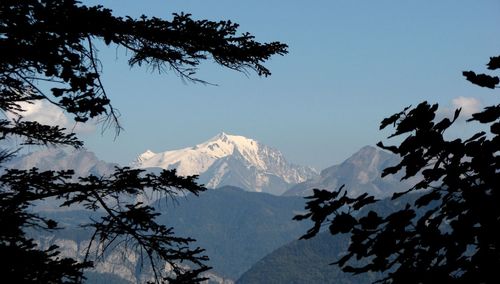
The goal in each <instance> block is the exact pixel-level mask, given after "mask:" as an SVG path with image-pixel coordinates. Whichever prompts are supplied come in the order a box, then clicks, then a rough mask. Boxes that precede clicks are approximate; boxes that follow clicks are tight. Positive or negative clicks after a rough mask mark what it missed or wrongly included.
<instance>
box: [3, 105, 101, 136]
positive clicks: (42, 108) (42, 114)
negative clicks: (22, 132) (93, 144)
mask: <svg viewBox="0 0 500 284" xmlns="http://www.w3.org/2000/svg"><path fill="white" fill-rule="evenodd" d="M18 104H19V106H20V107H21V109H23V110H24V111H23V112H20V113H19V114H14V113H11V112H7V113H6V115H7V117H8V118H9V119H17V118H19V115H21V116H22V120H28V121H37V122H39V123H41V124H46V125H51V126H56V125H59V126H60V127H64V128H66V129H67V130H68V131H70V132H75V133H89V132H94V131H95V128H96V126H95V123H93V122H92V121H89V122H87V123H76V122H75V121H74V120H73V119H72V118H69V117H68V116H67V115H66V114H65V113H64V112H63V111H62V110H61V108H59V107H57V106H55V105H53V104H51V103H49V102H47V101H41V100H39V101H35V102H32V103H27V102H21V103H18Z"/></svg>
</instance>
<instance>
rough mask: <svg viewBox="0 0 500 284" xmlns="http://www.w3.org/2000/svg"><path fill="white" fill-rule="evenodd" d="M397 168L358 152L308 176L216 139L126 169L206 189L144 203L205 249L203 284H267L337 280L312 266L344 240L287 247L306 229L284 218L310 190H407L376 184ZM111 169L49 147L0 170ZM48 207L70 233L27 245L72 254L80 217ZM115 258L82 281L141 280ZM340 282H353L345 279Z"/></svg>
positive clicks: (395, 181)
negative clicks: (163, 173)
mask: <svg viewBox="0 0 500 284" xmlns="http://www.w3.org/2000/svg"><path fill="white" fill-rule="evenodd" d="M398 162H399V159H398V158H397V157H396V156H395V155H392V154H390V153H388V152H385V151H382V150H379V149H377V148H374V147H371V146H366V147H363V148H362V149H361V150H359V151H358V152H356V153H354V154H353V155H352V156H351V157H349V158H348V159H347V160H345V161H344V162H342V163H340V164H338V165H334V166H331V167H329V168H326V169H324V170H323V171H321V173H320V174H318V173H317V171H316V170H314V169H313V168H311V167H306V166H299V165H294V164H292V163H289V162H288V161H287V160H286V159H285V157H284V155H283V154H282V153H281V152H280V151H278V150H276V149H273V148H271V147H269V146H266V145H264V144H262V143H260V142H258V141H255V140H253V139H250V138H246V137H243V136H237V135H229V134H226V133H221V134H219V135H217V136H215V137H213V138H211V139H209V140H208V141H206V142H203V143H200V144H198V145H196V146H193V147H188V148H184V149H180V150H171V151H166V152H160V153H154V152H152V151H146V152H144V153H142V154H141V155H139V157H138V158H137V159H136V160H135V161H134V162H132V163H131V164H130V165H131V166H133V167H136V168H143V169H146V170H148V171H157V170H160V169H174V168H175V169H176V170H177V172H178V174H180V175H199V182H200V183H204V184H205V185H206V186H207V187H208V188H214V189H209V190H208V191H207V192H204V193H203V194H201V195H200V196H199V197H197V198H194V197H189V196H185V197H182V198H180V199H179V202H178V204H177V205H176V206H172V203H169V202H166V201H164V200H156V201H155V203H154V206H157V208H158V210H159V211H160V212H164V213H167V212H168V214H162V215H161V216H159V217H158V218H159V220H160V222H161V223H164V224H166V225H168V226H172V227H174V228H175V232H176V233H177V234H178V235H180V236H190V237H194V238H195V239H197V240H198V242H197V243H196V245H199V246H201V247H203V248H205V249H206V253H207V255H209V257H210V262H209V265H210V266H212V267H214V269H213V270H212V271H211V272H210V274H209V275H207V276H208V277H209V278H210V279H211V281H210V283H233V281H234V280H236V279H240V280H238V281H239V282H240V283H269V282H266V281H267V280H271V278H269V277H272V279H274V280H276V281H275V283H300V281H302V280H304V281H306V282H303V283H328V282H324V281H325V279H330V280H331V279H341V278H338V277H340V274H336V273H338V271H334V270H329V269H328V268H329V266H327V265H322V264H319V263H320V262H321V263H322V262H323V261H328V263H330V262H331V261H330V260H331V259H334V258H335V257H336V256H337V255H338V253H340V251H341V250H342V249H343V248H344V247H345V242H344V243H343V244H342V241H336V239H332V238H327V237H326V236H318V239H315V240H310V242H309V241H308V242H305V241H304V242H302V241H296V242H294V240H296V239H297V238H298V237H299V236H300V235H302V234H303V233H305V232H306V231H307V227H308V224H307V223H306V222H294V221H292V220H291V219H292V217H293V216H294V215H296V214H299V213H301V212H303V210H304V206H305V200H304V199H303V196H307V195H309V194H310V192H311V189H312V188H323V189H329V190H333V189H337V188H339V187H340V186H341V185H342V184H346V190H347V191H348V193H349V194H350V195H357V194H360V193H363V192H368V193H370V194H372V195H375V196H376V197H377V198H384V197H386V196H389V195H390V194H392V193H393V192H395V191H401V190H405V189H408V187H409V186H411V185H412V181H404V182H400V178H401V176H400V175H395V176H388V177H385V178H383V179H382V178H381V177H380V175H381V172H382V170H383V169H384V168H386V167H388V166H393V165H395V164H397V163H398ZM116 166H118V165H117V164H113V163H107V162H105V161H102V160H99V159H98V157H96V155H95V154H93V153H92V152H90V151H87V150H70V149H55V148H46V149H43V150H41V151H37V152H32V153H26V154H23V155H19V156H18V157H15V158H13V159H12V160H10V161H9V162H8V163H6V164H4V167H5V168H20V169H29V168H32V167H37V168H39V169H41V170H63V169H73V170H74V171H75V173H76V175H77V176H86V175H88V174H93V175H98V176H105V175H109V174H111V173H112V172H113V171H114V168H115V167H116ZM235 186H236V187H235ZM237 187H239V188H241V189H238V188H237ZM268 193H270V194H268ZM57 204H58V203H56V202H54V203H53V204H52V203H50V202H49V203H47V204H45V207H43V206H42V207H40V206H38V207H37V210H40V209H41V210H42V211H44V212H45V213H46V214H57V216H58V219H60V218H61V217H64V220H66V221H67V222H66V223H67V225H68V227H71V228H73V229H70V230H66V233H63V232H58V233H57V234H56V235H55V236H54V235H51V234H45V235H39V236H37V237H36V238H37V239H38V240H39V241H40V244H42V245H45V246H49V245H51V244H53V243H60V244H62V246H61V247H62V248H64V250H65V254H66V255H68V256H75V257H78V256H81V253H82V248H84V247H85V244H86V243H88V239H89V235H88V234H89V232H88V231H86V230H83V229H81V228H80V229H78V228H77V227H75V225H76V224H77V223H78V221H82V218H83V216H84V214H83V213H82V212H83V211H73V212H68V211H65V212H61V211H54V210H52V209H53V208H55V207H56V206H57ZM165 206H167V208H166V207H165ZM76 209H83V208H76ZM86 218H88V216H87V217H86ZM287 243H288V244H287ZM283 245H285V246H284V247H282V246H283ZM273 250H274V253H272V252H273ZM332 253H333V255H332ZM118 254H119V252H116V253H112V254H110V255H109V256H106V258H105V261H104V263H101V264H100V265H99V266H98V267H97V268H96V270H94V271H89V272H88V274H87V275H88V276H89V281H90V282H89V283H104V282H106V283H121V282H120V281H125V280H124V279H128V280H130V281H132V282H135V281H138V280H140V279H146V278H147V277H148V276H147V273H146V274H138V271H139V270H137V263H136V262H134V261H131V260H130V259H129V260H126V261H122V260H119V259H118V258H117V257H118V256H117V255H118ZM273 267H274V269H273ZM299 267H302V269H299ZM292 272H293V273H292ZM332 273H333V274H332ZM336 275H337V276H336ZM144 277H146V278H144ZM325 277H326V278H325ZM342 277H344V276H342ZM342 279H344V278H342ZM353 279H354V280H353ZM274 280H273V281H274ZM364 280H366V279H364ZM364 280H363V281H364ZM103 281H104V282H103ZM294 281H295V282H294ZM297 281H299V282H297ZM342 281H343V283H357V282H358V281H357V280H356V279H355V278H350V277H347V278H345V281H344V280H342ZM342 281H341V282H342ZM360 281H361V280H360Z"/></svg>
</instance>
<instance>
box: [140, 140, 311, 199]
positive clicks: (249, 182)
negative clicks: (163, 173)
mask: <svg viewBox="0 0 500 284" xmlns="http://www.w3.org/2000/svg"><path fill="white" fill-rule="evenodd" d="M132 166H133V167H136V168H163V169H174V168H175V169H176V170H177V173H178V174H180V175H182V176H187V175H199V182H200V183H203V184H205V186H207V187H209V188H216V187H221V186H225V185H231V186H237V187H241V188H244V189H246V190H248V191H257V192H266V193H271V194H275V195H280V194H282V193H283V192H285V191H286V190H287V189H288V188H290V187H291V186H292V185H294V184H297V183H299V182H303V181H306V180H307V179H310V178H313V177H316V176H317V175H318V173H317V171H316V170H315V169H313V168H311V167H305V166H299V165H294V164H291V163H289V162H287V160H286V159H285V157H284V155H283V154H282V153H281V152H280V151H278V150H276V149H273V148H271V147H268V146H266V145H264V144H262V143H260V142H258V141H256V140H253V139H250V138H246V137H244V136H238V135H229V134H226V133H224V132H222V133H220V134H218V135H217V136H215V137H213V138H211V139H209V140H207V141H206V142H203V143H200V144H198V145H196V146H194V147H188V148H184V149H179V150H171V151H165V152H160V153H154V152H152V151H150V150H147V151H146V152H144V153H142V154H140V155H139V156H138V158H137V160H136V161H135V162H133V163H132Z"/></svg>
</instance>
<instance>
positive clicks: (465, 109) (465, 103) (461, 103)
mask: <svg viewBox="0 0 500 284" xmlns="http://www.w3.org/2000/svg"><path fill="white" fill-rule="evenodd" d="M451 102H452V104H453V108H455V109H457V108H462V111H461V112H460V114H461V115H462V116H466V117H470V116H472V114H473V113H477V112H479V111H480V110H481V102H480V101H479V100H478V99H476V98H473V97H458V98H454V99H453V100H452V101H451Z"/></svg>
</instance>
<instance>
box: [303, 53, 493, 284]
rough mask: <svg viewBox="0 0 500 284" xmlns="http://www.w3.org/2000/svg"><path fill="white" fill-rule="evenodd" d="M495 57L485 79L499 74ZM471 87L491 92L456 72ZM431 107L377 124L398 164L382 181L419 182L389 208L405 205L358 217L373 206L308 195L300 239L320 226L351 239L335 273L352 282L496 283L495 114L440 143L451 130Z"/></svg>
mask: <svg viewBox="0 0 500 284" xmlns="http://www.w3.org/2000/svg"><path fill="white" fill-rule="evenodd" d="M499 59H500V57H492V58H490V62H489V63H488V65H487V66H488V69H490V70H496V69H499V68H500V64H499V63H500V62H499ZM463 75H464V76H465V77H466V79H467V80H469V81H470V82H472V83H474V84H476V85H478V86H481V87H487V88H491V89H495V88H497V86H498V84H499V78H498V77H497V76H491V75H486V74H476V73H475V72H472V71H468V72H463ZM437 111H438V105H437V104H429V103H428V102H422V103H420V104H419V105H417V106H416V107H413V108H412V107H408V108H405V109H404V110H403V111H401V112H398V113H396V114H394V115H392V116H390V117H388V118H386V119H384V120H383V121H382V123H381V126H380V128H381V129H383V128H386V127H389V126H392V127H393V128H394V133H393V134H392V135H390V136H389V138H392V137H399V138H401V139H402V142H401V143H400V144H399V145H391V146H387V145H384V144H383V143H382V142H379V143H378V144H377V145H378V146H379V147H381V148H383V149H386V150H388V151H390V152H393V153H395V154H397V155H399V156H400V157H401V162H399V163H398V164H397V165H394V166H392V167H389V168H386V169H385V170H384V171H383V173H382V176H385V175H389V174H395V173H397V172H400V171H404V172H405V175H404V176H403V178H402V179H408V178H414V177H416V176H417V177H418V178H419V182H417V183H416V184H415V186H413V187H411V188H410V189H408V190H407V191H404V192H401V193H395V194H394V195H393V197H392V199H399V198H401V197H402V196H409V195H408V193H410V192H412V193H418V195H413V198H412V199H413V201H412V202H408V203H406V204H404V203H403V204H401V208H400V209H399V210H396V211H395V212H392V213H390V214H380V213H379V212H376V211H373V210H368V209H366V210H364V211H360V210H361V209H363V208H364V207H365V205H368V204H371V203H374V202H377V201H376V200H374V198H373V197H371V196H368V195H367V194H363V195H360V196H358V197H348V196H347V190H348V189H347V190H344V188H343V186H342V187H340V188H339V189H338V190H335V191H333V192H328V191H326V190H319V189H315V190H314V195H313V196H310V197H308V198H309V199H310V200H309V201H308V202H307V206H306V209H307V210H308V212H307V213H305V214H302V215H298V216H296V217H295V219H298V220H302V219H311V220H312V221H314V223H315V225H314V226H313V227H312V228H311V229H310V230H309V231H308V232H307V233H306V234H305V235H304V236H303V237H302V238H311V237H313V236H315V235H316V234H317V233H318V232H319V231H320V230H321V226H322V225H323V224H327V225H329V230H330V232H331V233H332V234H341V233H348V234H350V240H351V242H350V244H349V248H348V250H347V252H346V254H345V255H344V256H342V257H341V258H340V259H338V260H337V261H336V262H335V264H336V265H338V266H340V268H342V270H344V271H345V272H351V273H354V274H359V273H365V272H369V271H377V272H381V273H382V275H384V276H383V277H382V279H380V280H379V281H377V282H382V283H405V284H406V283H497V282H498V268H499V267H500V230H498V228H500V194H499V192H498V190H499V186H498V185H499V181H500V157H499V153H500V105H499V104H497V105H492V106H487V107H485V108H484V109H483V110H482V111H481V112H478V113H475V114H472V118H470V119H468V120H467V122H468V123H479V125H477V124H476V125H477V126H479V127H478V129H484V131H478V132H477V133H475V134H474V135H472V136H470V137H464V138H456V139H451V140H450V139H449V138H448V137H447V136H446V135H445V132H446V131H447V130H448V129H450V128H451V127H452V126H454V124H455V123H456V121H457V118H458V117H459V115H460V111H461V109H457V110H456V111H455V113H454V114H453V116H452V117H450V118H447V117H445V118H440V119H438V117H439V116H436V113H437Z"/></svg>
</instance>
